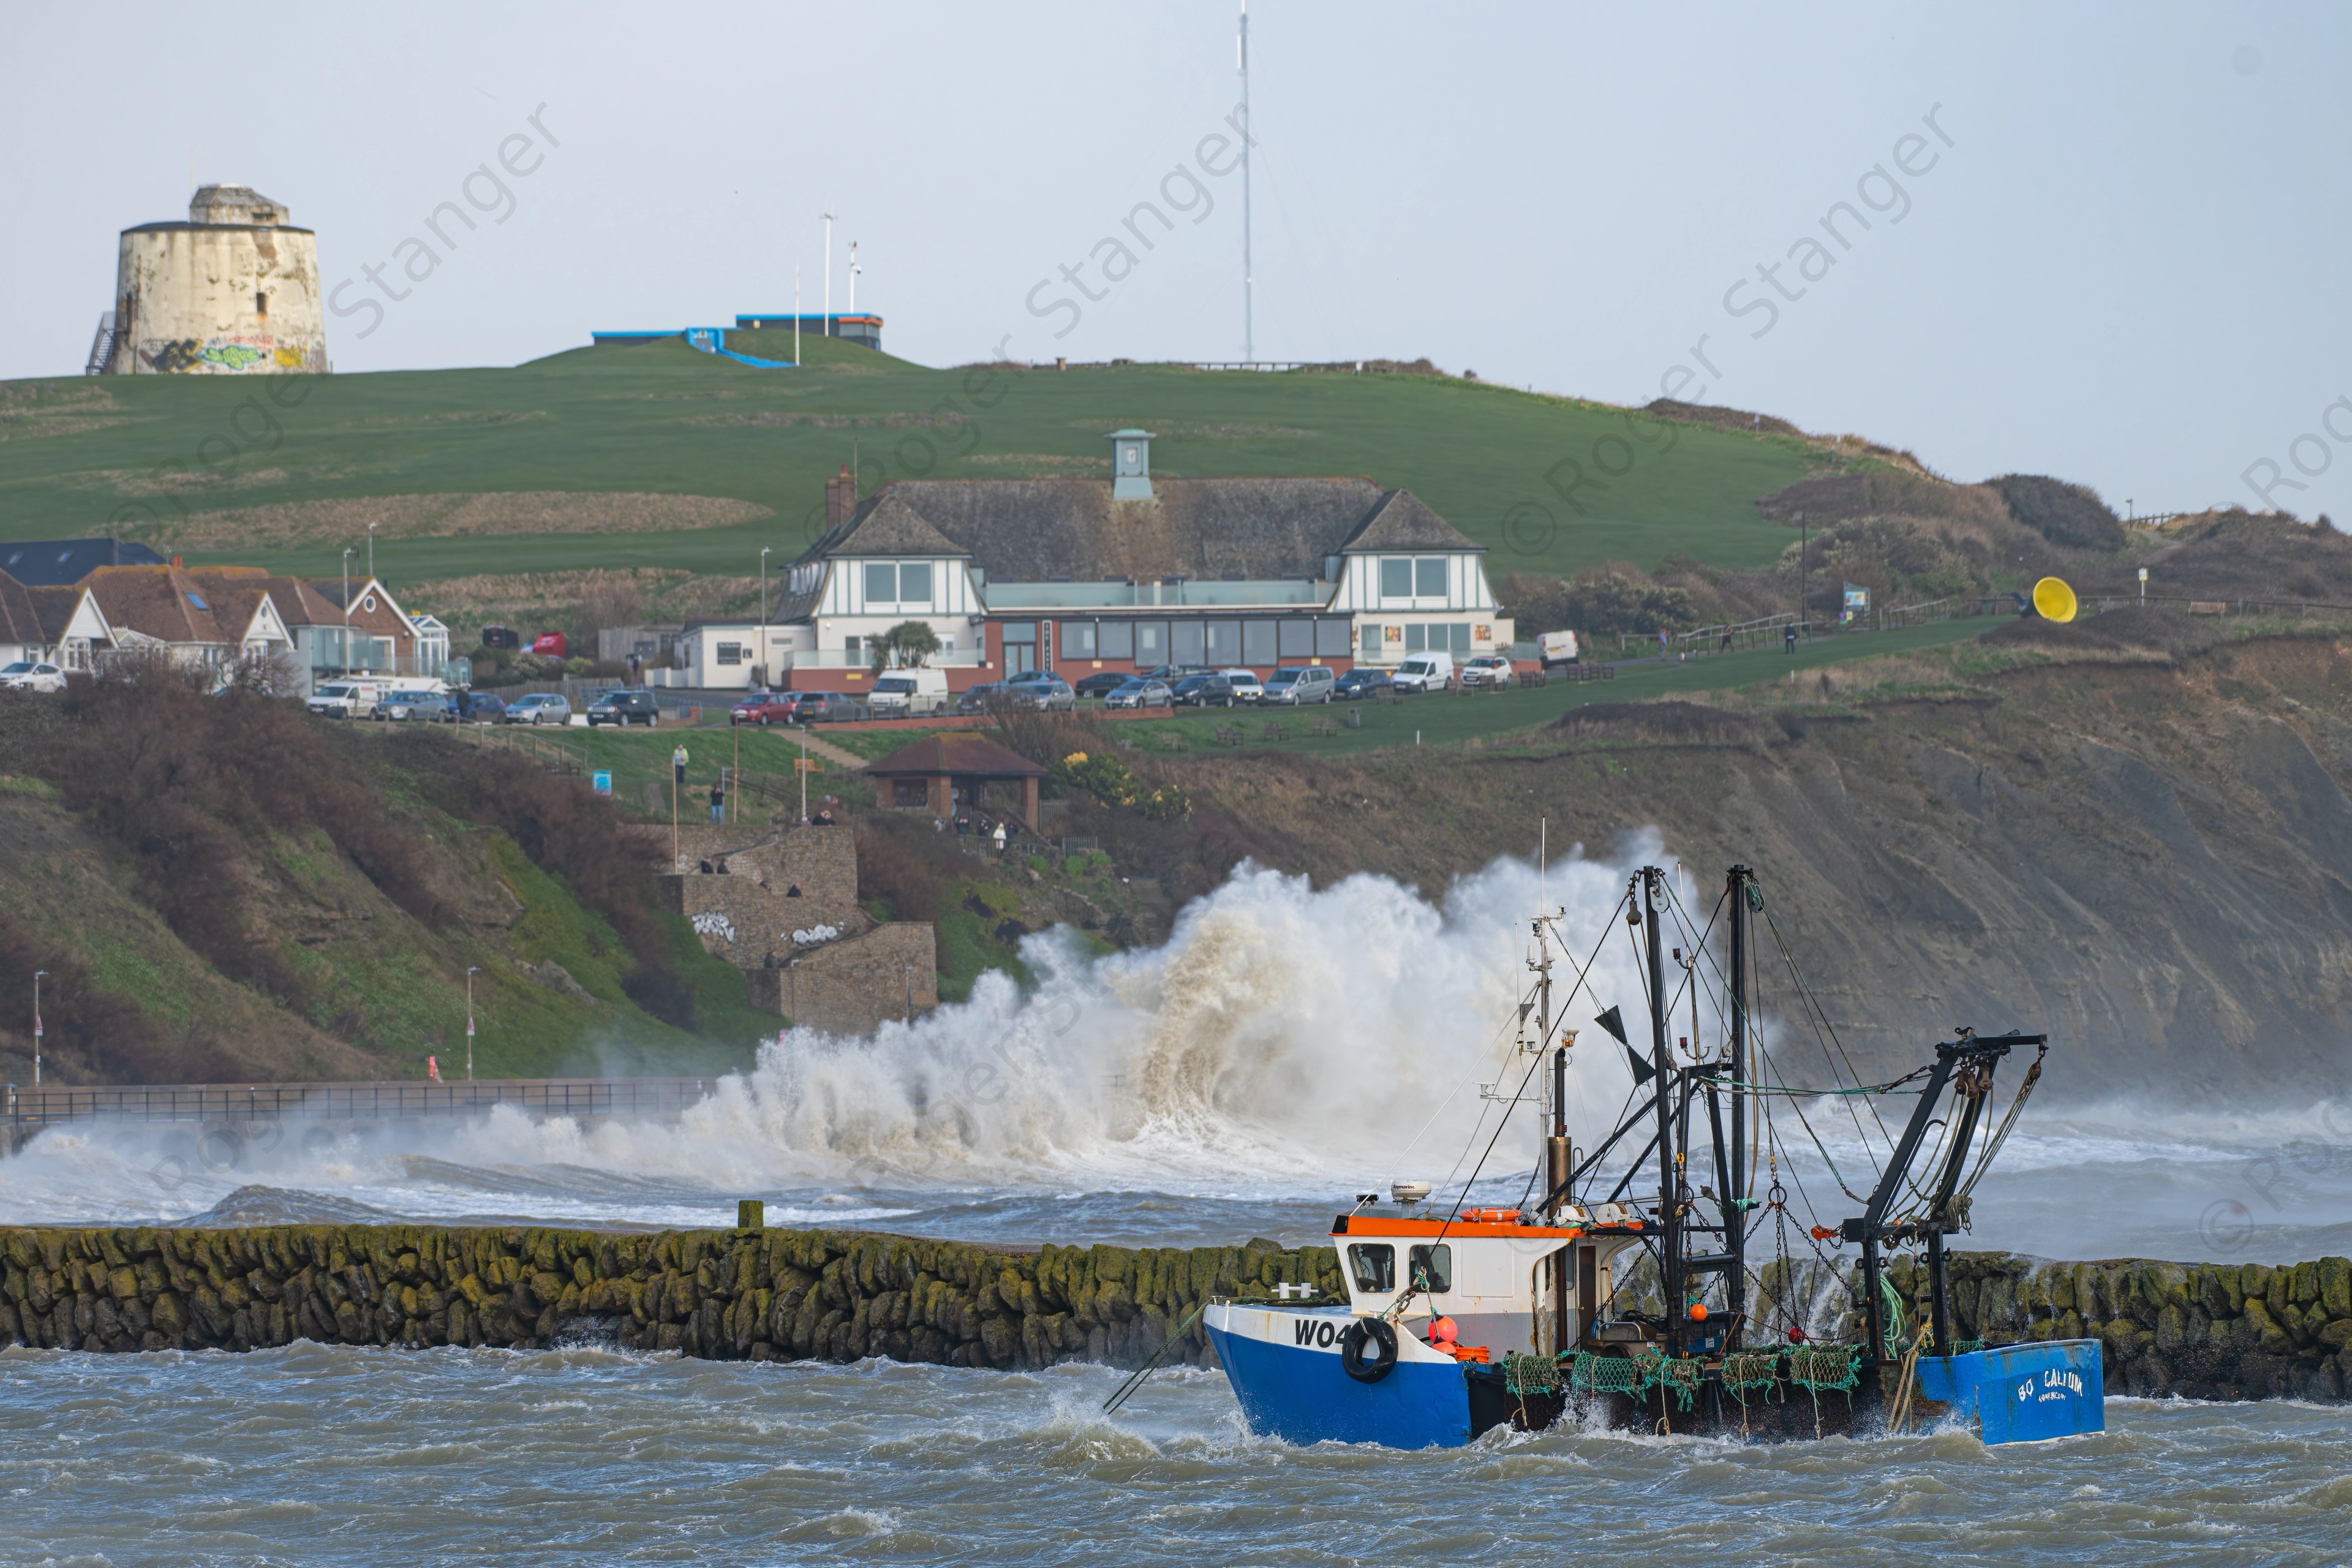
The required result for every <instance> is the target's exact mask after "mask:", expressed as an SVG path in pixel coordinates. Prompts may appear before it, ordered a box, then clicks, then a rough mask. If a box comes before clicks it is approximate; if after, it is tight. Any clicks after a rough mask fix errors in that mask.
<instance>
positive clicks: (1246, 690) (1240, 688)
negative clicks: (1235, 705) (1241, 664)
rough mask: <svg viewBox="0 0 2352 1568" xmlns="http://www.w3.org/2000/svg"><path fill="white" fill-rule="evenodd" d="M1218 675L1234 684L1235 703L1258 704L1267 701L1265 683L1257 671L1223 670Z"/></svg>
mask: <svg viewBox="0 0 2352 1568" xmlns="http://www.w3.org/2000/svg"><path fill="white" fill-rule="evenodd" d="M1217 673H1218V674H1219V675H1222V676H1223V677H1224V678H1225V679H1226V680H1227V681H1229V682H1230V683H1231V684H1232V686H1233V689H1234V701H1236V702H1257V701H1262V700H1264V699H1265V682H1264V681H1262V680H1260V679H1258V678H1257V671H1255V670H1254V669H1221V670H1219V671H1217Z"/></svg>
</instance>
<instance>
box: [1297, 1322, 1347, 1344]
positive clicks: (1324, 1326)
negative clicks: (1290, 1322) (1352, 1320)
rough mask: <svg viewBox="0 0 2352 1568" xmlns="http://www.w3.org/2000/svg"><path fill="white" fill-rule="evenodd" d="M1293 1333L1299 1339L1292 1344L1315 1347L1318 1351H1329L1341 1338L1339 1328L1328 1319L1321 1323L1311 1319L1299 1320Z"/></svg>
mask: <svg viewBox="0 0 2352 1568" xmlns="http://www.w3.org/2000/svg"><path fill="white" fill-rule="evenodd" d="M1293 1332H1294V1333H1296V1334H1297V1336H1298V1337H1297V1340H1295V1341H1294V1343H1296V1344H1302V1345H1313V1346H1314V1347H1315V1348H1316V1349H1317V1350H1326V1351H1328V1350H1329V1349H1330V1348H1331V1346H1332V1343H1333V1342H1335V1341H1337V1340H1338V1339H1339V1328H1338V1327H1337V1326H1336V1325H1335V1324H1334V1323H1333V1322H1332V1321H1331V1320H1330V1319H1328V1318H1326V1319H1324V1320H1323V1321H1320V1322H1317V1321H1314V1320H1313V1319H1311V1318H1301V1319H1299V1320H1298V1323H1297V1327H1296V1328H1295V1329H1293Z"/></svg>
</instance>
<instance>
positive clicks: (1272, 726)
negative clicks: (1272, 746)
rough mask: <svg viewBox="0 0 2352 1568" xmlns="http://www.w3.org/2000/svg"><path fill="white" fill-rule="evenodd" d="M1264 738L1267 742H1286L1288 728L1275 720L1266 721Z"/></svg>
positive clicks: (1288, 735)
mask: <svg viewBox="0 0 2352 1568" xmlns="http://www.w3.org/2000/svg"><path fill="white" fill-rule="evenodd" d="M1265 738H1266V739H1267V740H1269V741H1285V740H1288V739H1289V738H1290V726H1289V725H1287V724H1285V723H1282V722H1280V721H1276V720H1273V719H1268V720H1267V721H1265Z"/></svg>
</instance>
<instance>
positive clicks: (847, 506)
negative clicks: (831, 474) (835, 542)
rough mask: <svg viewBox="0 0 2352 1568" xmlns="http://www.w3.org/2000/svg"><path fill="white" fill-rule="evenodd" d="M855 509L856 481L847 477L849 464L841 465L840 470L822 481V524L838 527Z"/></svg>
mask: <svg viewBox="0 0 2352 1568" xmlns="http://www.w3.org/2000/svg"><path fill="white" fill-rule="evenodd" d="M856 510H857V481H856V479H852V478H850V477H849V465H848V464H847V463H844V464H842V465H841V472H840V473H839V474H838V475H837V476H835V478H833V479H827V480H825V481H824V526H825V527H826V528H827V529H828V530H830V529H835V528H839V527H840V526H841V525H842V524H843V523H845V522H847V521H849V514H850V513H851V512H853V511H856Z"/></svg>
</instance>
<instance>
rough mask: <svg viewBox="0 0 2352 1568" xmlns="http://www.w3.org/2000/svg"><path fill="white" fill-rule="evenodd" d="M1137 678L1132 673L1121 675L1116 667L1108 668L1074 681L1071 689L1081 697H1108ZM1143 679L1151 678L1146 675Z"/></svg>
mask: <svg viewBox="0 0 2352 1568" xmlns="http://www.w3.org/2000/svg"><path fill="white" fill-rule="evenodd" d="M1133 679H1136V677H1134V676H1132V675H1121V674H1120V673H1119V672H1118V671H1117V670H1115V669H1106V670H1102V671H1100V672H1099V673H1097V674H1094V675H1089V676H1087V678H1086V679H1084V680H1080V681H1075V682H1073V683H1072V684H1071V687H1070V689H1071V690H1073V691H1075V692H1076V693H1077V694H1078V695H1079V696H1081V697H1108V696H1109V695H1110V694H1111V693H1112V692H1114V691H1117V690H1118V689H1119V688H1120V687H1122V686H1125V685H1126V684H1127V683H1128V682H1129V681H1130V680H1133ZM1143 679H1147V680H1148V679H1151V678H1150V677H1149V676H1146V677H1144V678H1143Z"/></svg>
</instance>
